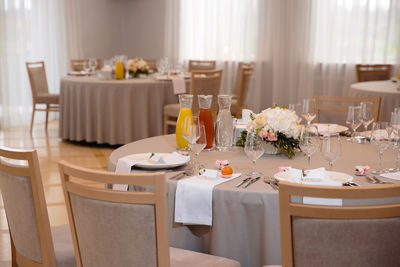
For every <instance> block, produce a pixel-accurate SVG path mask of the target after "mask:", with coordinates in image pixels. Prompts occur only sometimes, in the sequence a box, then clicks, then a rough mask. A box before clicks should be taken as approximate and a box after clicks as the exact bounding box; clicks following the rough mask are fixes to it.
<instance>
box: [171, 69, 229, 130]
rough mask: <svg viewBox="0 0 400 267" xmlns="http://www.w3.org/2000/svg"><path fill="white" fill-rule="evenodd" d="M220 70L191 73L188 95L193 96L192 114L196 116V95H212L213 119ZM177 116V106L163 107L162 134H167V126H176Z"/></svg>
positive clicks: (220, 78)
mask: <svg viewBox="0 0 400 267" xmlns="http://www.w3.org/2000/svg"><path fill="white" fill-rule="evenodd" d="M221 81H222V70H212V71H193V72H192V77H191V82H190V94H193V104H192V112H193V114H198V112H199V102H198V98H197V95H212V96H213V100H212V104H211V111H212V113H213V116H214V117H215V116H216V114H217V112H218V99H217V96H218V95H219V92H220V90H221ZM178 115H179V104H169V105H165V106H164V134H167V133H168V126H169V125H172V126H175V125H176V120H177V118H178Z"/></svg>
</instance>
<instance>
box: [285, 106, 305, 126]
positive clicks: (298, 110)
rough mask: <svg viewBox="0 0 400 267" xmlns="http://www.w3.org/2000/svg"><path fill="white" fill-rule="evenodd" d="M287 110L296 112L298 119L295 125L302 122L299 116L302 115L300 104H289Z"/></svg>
mask: <svg viewBox="0 0 400 267" xmlns="http://www.w3.org/2000/svg"><path fill="white" fill-rule="evenodd" d="M288 109H289V110H293V111H296V115H297V117H298V120H297V123H300V122H301V121H302V120H303V118H302V117H301V116H300V114H302V106H301V104H300V103H296V104H289V106H288Z"/></svg>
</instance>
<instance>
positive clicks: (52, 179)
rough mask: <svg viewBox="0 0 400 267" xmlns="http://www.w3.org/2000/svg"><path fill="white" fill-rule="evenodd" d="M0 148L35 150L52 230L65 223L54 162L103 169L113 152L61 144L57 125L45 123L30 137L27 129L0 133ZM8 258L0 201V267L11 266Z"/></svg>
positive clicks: (7, 241) (80, 144)
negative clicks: (45, 125) (45, 124)
mask: <svg viewBox="0 0 400 267" xmlns="http://www.w3.org/2000/svg"><path fill="white" fill-rule="evenodd" d="M0 145H1V146H6V147H11V148H35V149H36V150H37V152H38V156H39V164H40V170H41V173H42V179H43V186H44V192H45V197H46V202H47V209H48V213H49V217H50V224H51V225H52V226H55V225H61V224H65V223H67V222H68V218H67V212H66V209H65V203H64V197H63V193H62V189H61V181H60V177H59V173H58V166H57V162H58V161H60V160H66V161H68V162H71V163H73V164H77V165H80V166H83V167H87V168H92V169H106V168H107V162H108V158H109V156H110V154H111V152H112V151H113V150H114V149H115V148H112V147H108V146H99V145H90V144H82V143H73V142H65V141H62V140H61V139H60V138H59V137H58V121H52V122H51V123H49V126H48V130H47V132H46V131H45V129H44V125H43V124H39V123H38V124H35V127H34V128H33V132H32V135H31V134H30V133H29V127H28V126H26V127H17V128H10V129H0ZM0 196H1V194H0ZM10 258H11V250H10V239H9V234H8V228H7V221H6V218H5V213H4V206H3V201H2V200H1V197H0V267H3V266H4V267H6V266H7V267H8V266H11V264H10Z"/></svg>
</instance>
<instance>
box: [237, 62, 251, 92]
mask: <svg viewBox="0 0 400 267" xmlns="http://www.w3.org/2000/svg"><path fill="white" fill-rule="evenodd" d="M242 68H253V69H254V63H253V62H239V63H238V66H237V69H236V74H235V81H234V84H233V91H232V98H233V99H237V97H238V96H239V90H240V81H241V79H242Z"/></svg>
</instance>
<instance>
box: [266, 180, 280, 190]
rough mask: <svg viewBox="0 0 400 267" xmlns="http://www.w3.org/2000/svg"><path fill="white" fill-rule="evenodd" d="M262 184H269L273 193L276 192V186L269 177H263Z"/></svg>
mask: <svg viewBox="0 0 400 267" xmlns="http://www.w3.org/2000/svg"><path fill="white" fill-rule="evenodd" d="M264 183H267V184H269V185H270V186H271V187H272V189H274V190H275V191H276V190H278V185H277V184H276V183H274V181H273V180H272V179H271V178H270V177H264Z"/></svg>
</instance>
